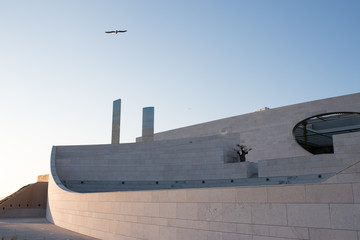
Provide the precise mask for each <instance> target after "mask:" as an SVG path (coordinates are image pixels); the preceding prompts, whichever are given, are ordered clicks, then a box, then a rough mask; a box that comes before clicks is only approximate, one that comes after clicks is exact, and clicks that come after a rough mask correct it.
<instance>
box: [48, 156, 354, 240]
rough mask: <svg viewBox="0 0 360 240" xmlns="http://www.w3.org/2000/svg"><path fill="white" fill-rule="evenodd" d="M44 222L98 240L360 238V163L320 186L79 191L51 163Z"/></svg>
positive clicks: (349, 239)
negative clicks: (46, 219)
mask: <svg viewBox="0 0 360 240" xmlns="http://www.w3.org/2000/svg"><path fill="white" fill-rule="evenodd" d="M51 173H52V174H51V177H50V182H49V202H48V212H47V218H48V220H49V221H52V222H53V223H55V224H56V225H58V226H60V227H63V228H66V229H69V230H72V231H75V232H79V233H82V234H85V235H89V236H92V237H96V238H99V239H119V240H130V239H131V240H135V239H154V240H158V239H164V240H171V239H176V240H180V239H184V240H188V239H194V240H196V239H199V240H200V239H206V240H208V239H216V240H235V239H236V240H237V239H252V240H270V239H271V240H273V239H282V240H294V239H311V240H320V239H321V240H322V239H326V240H329V239H334V240H335V239H347V240H359V237H358V234H360V163H359V162H357V163H356V164H354V165H352V166H350V167H348V168H347V169H345V170H344V171H342V172H340V173H338V174H336V175H335V176H333V177H331V178H330V179H328V180H326V181H325V182H323V183H321V184H301V185H288V186H258V187H232V188H206V189H181V190H154V191H130V192H111V193H75V192H71V191H69V190H67V189H66V188H65V187H64V186H63V185H62V183H61V181H60V179H59V178H58V176H57V174H56V167H55V158H54V156H53V158H52V162H51Z"/></svg>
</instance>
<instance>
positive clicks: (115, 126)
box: [111, 99, 121, 144]
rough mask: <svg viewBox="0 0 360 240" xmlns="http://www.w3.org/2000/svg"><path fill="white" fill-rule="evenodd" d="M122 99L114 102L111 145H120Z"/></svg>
mask: <svg viewBox="0 0 360 240" xmlns="http://www.w3.org/2000/svg"><path fill="white" fill-rule="evenodd" d="M120 117H121V99H118V100H115V101H114V102H113V117H112V134H111V144H119V143H120Z"/></svg>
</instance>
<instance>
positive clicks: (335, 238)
mask: <svg viewBox="0 0 360 240" xmlns="http://www.w3.org/2000/svg"><path fill="white" fill-rule="evenodd" d="M309 232H310V239H311V240H340V239H344V240H345V239H346V240H358V234H357V231H346V230H332V229H318V228H310V229H309Z"/></svg>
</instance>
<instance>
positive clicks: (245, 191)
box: [236, 187, 267, 203]
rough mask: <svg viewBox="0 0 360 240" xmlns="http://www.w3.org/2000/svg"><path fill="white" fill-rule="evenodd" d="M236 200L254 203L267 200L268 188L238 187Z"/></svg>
mask: <svg viewBox="0 0 360 240" xmlns="http://www.w3.org/2000/svg"><path fill="white" fill-rule="evenodd" d="M236 202H239V203H253V202H263V203H265V202H267V192H266V188H263V187H242V188H237V189H236Z"/></svg>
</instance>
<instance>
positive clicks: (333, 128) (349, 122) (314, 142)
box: [293, 112, 360, 154]
mask: <svg viewBox="0 0 360 240" xmlns="http://www.w3.org/2000/svg"><path fill="white" fill-rule="evenodd" d="M358 131H360V113H355V112H336V113H325V114H320V115H316V116H313V117H310V118H307V119H304V120H303V121H301V122H299V123H298V124H296V125H295V127H294V129H293V135H294V137H295V140H296V142H297V143H298V144H299V145H300V146H302V147H303V148H304V149H305V150H307V151H308V152H310V153H312V154H324V153H334V145H333V136H334V135H337V134H344V133H351V132H358Z"/></svg>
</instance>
